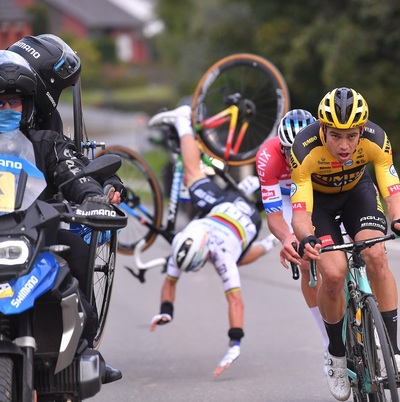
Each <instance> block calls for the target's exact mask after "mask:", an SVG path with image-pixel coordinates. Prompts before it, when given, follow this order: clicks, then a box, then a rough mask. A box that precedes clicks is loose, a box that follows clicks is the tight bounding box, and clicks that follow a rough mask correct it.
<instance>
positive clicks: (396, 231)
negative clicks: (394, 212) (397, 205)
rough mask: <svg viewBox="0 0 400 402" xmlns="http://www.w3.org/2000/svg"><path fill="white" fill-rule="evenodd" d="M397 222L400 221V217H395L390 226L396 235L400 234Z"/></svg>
mask: <svg viewBox="0 0 400 402" xmlns="http://www.w3.org/2000/svg"><path fill="white" fill-rule="evenodd" d="M395 223H400V219H395V220H394V221H393V222H392V224H391V225H390V227H391V229H392V231H393V233H394V234H395V235H397V236H400V230H399V229H396V228H395V227H394V224H395Z"/></svg>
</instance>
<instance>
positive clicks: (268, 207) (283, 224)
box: [256, 109, 329, 350]
mask: <svg viewBox="0 0 400 402" xmlns="http://www.w3.org/2000/svg"><path fill="white" fill-rule="evenodd" d="M314 121H315V118H314V117H313V116H312V114H311V113H310V112H308V111H307V110H303V109H293V110H290V111H289V112H288V113H286V115H285V116H284V117H283V118H282V120H281V121H280V123H279V127H278V136H277V137H273V138H271V139H269V140H267V141H266V142H265V143H264V144H263V145H261V147H260V149H259V150H258V152H257V156H256V168H257V174H258V177H259V179H260V183H261V197H262V202H263V205H264V209H265V212H266V214H267V222H268V227H269V230H270V231H271V233H272V234H273V235H275V236H276V238H278V239H279V241H280V242H281V243H282V248H281V251H280V260H281V263H282V265H283V266H284V267H285V268H288V264H287V263H286V261H290V262H292V263H295V264H297V265H299V266H300V270H301V290H302V292H303V296H304V299H305V301H306V303H307V305H308V307H309V308H310V311H311V314H312V316H313V318H314V320H315V322H316V323H317V326H318V328H319V330H320V332H321V335H322V338H323V344H324V350H326V349H327V347H328V343H329V341H328V336H327V333H326V330H325V326H324V323H323V320H322V317H321V314H320V312H319V309H318V305H317V290H318V286H319V283H320V282H317V286H316V287H314V288H312V287H310V286H309V281H310V272H309V263H308V262H306V261H304V260H303V259H302V258H301V257H300V256H299V254H298V253H297V252H296V250H297V249H298V241H297V239H296V237H295V235H294V233H293V229H292V225H291V221H292V203H291V201H290V186H291V183H292V181H291V175H290V161H289V157H290V149H291V147H292V144H293V141H294V138H295V136H296V135H297V133H298V132H299V131H300V130H301V129H303V128H304V127H306V126H307V125H309V124H310V123H313V122H314ZM293 244H295V245H296V249H294V247H293Z"/></svg>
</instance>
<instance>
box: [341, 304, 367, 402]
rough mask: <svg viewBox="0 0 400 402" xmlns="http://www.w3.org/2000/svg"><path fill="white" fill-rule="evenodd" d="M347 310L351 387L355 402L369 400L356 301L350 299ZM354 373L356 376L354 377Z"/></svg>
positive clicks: (347, 355)
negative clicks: (356, 315)
mask: <svg viewBox="0 0 400 402" xmlns="http://www.w3.org/2000/svg"><path fill="white" fill-rule="evenodd" d="M349 303H350V304H349V306H348V308H347V310H346V341H345V346H346V357H347V370H348V371H349V370H350V371H351V372H352V373H354V374H352V375H350V373H349V380H350V387H351V391H352V394H353V401H354V402H368V395H367V392H366V389H365V382H364V378H365V377H366V373H365V365H364V359H363V356H362V346H361V344H360V343H359V337H360V334H361V332H360V328H359V327H357V326H356V325H355V322H356V320H355V314H354V310H355V306H354V304H353V303H354V301H353V300H350V301H349ZM354 375H355V376H356V378H354Z"/></svg>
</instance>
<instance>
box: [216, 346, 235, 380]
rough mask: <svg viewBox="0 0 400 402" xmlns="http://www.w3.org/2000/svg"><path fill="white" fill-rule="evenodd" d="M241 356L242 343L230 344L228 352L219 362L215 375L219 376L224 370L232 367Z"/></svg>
mask: <svg viewBox="0 0 400 402" xmlns="http://www.w3.org/2000/svg"><path fill="white" fill-rule="evenodd" d="M239 356H240V345H233V346H230V347H229V349H228V353H227V354H226V355H225V356H224V357H223V358H222V360H221V361H220V362H219V363H218V366H217V368H216V369H215V370H214V377H218V376H219V375H220V374H221V373H222V372H223V371H224V370H226V369H227V368H229V367H230V365H231V364H232V363H233V362H234V361H235V360H236V359H237V358H238V357H239Z"/></svg>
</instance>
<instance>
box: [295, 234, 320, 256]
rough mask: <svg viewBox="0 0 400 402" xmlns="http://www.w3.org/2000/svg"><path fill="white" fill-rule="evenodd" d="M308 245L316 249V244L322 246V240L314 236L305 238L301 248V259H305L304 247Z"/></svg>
mask: <svg viewBox="0 0 400 402" xmlns="http://www.w3.org/2000/svg"><path fill="white" fill-rule="evenodd" d="M306 244H310V245H311V247H314V246H315V245H316V244H322V243H321V240H320V239H318V237H316V236H314V235H310V236H308V237H305V238H304V239H302V240H301V242H300V247H299V255H300V257H303V255H304V247H305V246H306Z"/></svg>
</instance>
